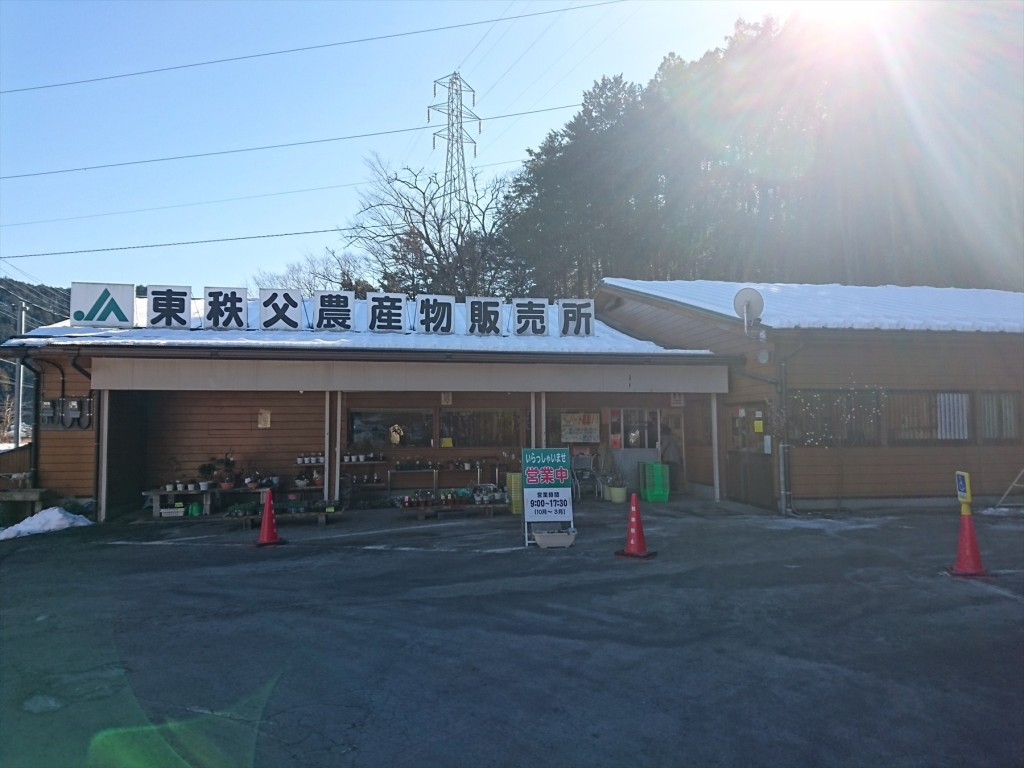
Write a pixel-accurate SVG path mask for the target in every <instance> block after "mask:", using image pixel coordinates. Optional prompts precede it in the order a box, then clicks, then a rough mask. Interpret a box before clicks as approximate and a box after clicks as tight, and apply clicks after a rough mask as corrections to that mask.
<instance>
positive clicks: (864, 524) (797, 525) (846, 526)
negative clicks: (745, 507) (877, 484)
mask: <svg viewBox="0 0 1024 768" xmlns="http://www.w3.org/2000/svg"><path fill="white" fill-rule="evenodd" d="M893 519H894V518H892V517H871V518H867V517H858V518H845V519H842V520H839V519H835V518H831V517H813V518H799V517H766V518H758V522H759V523H760V524H761V525H762V526H763V527H765V528H771V529H772V530H796V531H800V530H805V531H855V530H858V529H861V528H878V527H879V526H881V525H883V524H884V523H887V522H890V521H891V520H893Z"/></svg>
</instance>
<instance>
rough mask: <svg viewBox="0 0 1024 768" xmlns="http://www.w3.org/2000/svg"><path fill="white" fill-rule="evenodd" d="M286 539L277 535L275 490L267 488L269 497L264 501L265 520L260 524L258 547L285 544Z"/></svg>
mask: <svg viewBox="0 0 1024 768" xmlns="http://www.w3.org/2000/svg"><path fill="white" fill-rule="evenodd" d="M284 543H285V541H284V539H282V538H280V537H278V535H277V520H276V519H275V517H274V492H273V491H272V490H270V489H269V488H267V498H266V501H264V502H263V522H262V523H261V524H260V540H259V541H257V542H256V546H257V547H269V546H270V545H272V544H284Z"/></svg>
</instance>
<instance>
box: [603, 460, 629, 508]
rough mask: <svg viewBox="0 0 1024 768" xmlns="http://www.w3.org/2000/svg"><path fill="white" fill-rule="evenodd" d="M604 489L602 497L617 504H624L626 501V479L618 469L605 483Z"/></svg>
mask: <svg viewBox="0 0 1024 768" xmlns="http://www.w3.org/2000/svg"><path fill="white" fill-rule="evenodd" d="M603 485H604V489H603V491H602V493H601V495H602V496H603V497H604V498H605V499H607V500H608V501H611V502H613V503H615V504H623V503H625V501H626V478H625V477H623V475H622V472H620V471H619V468H618V467H616V468H615V469H614V470H613V471H612V473H611V474H610V475H608V477H606V478H605V481H604V483H603Z"/></svg>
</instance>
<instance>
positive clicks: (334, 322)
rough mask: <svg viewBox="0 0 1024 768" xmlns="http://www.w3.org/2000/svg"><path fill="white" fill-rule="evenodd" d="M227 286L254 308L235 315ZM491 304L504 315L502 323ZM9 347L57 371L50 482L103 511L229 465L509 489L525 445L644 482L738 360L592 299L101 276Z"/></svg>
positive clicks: (367, 482) (37, 470)
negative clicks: (618, 323) (608, 317)
mask: <svg viewBox="0 0 1024 768" xmlns="http://www.w3.org/2000/svg"><path fill="white" fill-rule="evenodd" d="M264 293H266V294H267V295H264ZM228 294H231V295H236V294H237V295H236V298H237V299H238V301H237V302H235V303H234V304H233V305H227V304H223V305H217V302H220V301H222V300H223V299H224V297H225V296H226V295H228ZM286 297H287V301H285V300H284V299H285V298H286ZM385 301H388V302H392V304H391V306H392V308H394V307H397V308H398V309H397V310H395V313H394V314H393V319H394V321H395V323H396V325H395V326H394V327H391V328H387V327H386V325H385V324H384V321H383V320H382V319H381V320H380V322H379V323H378V319H379V318H383V317H384V315H383V314H381V315H380V316H379V318H378V315H377V314H375V313H376V312H377V310H378V309H379V308H380V307H383V306H385V304H384V302H385ZM371 302H373V303H372V304H371ZM378 302H379V303H378ZM481 302H482V304H481ZM517 302H518V303H517ZM467 304H471V305H472V310H467ZM215 305H216V306H221V308H225V307H229V308H230V307H234V308H235V310H237V312H236V314H235V315H234V317H233V318H232V316H231V315H230V314H227V313H221V314H218V312H216V311H214V309H212V307H215ZM481 306H483V307H484V308H485V309H487V310H493V312H494V313H495V315H494V319H495V323H496V325H495V324H492V327H490V329H489V330H488V329H487V328H484V327H483V325H481V324H480V323H479V322H478V320H479V317H478V310H479V309H480V308H481ZM524 308H525V309H524ZM521 309H522V310H523V312H528V311H531V312H533V315H532V320H531V323H533V324H531V323H527V322H526V321H525V318H526V315H525V314H524V315H523V316H522V317H520V316H519V315H518V314H512V313H519V312H520V310H521ZM342 310H344V311H342ZM429 313H433V314H429ZM445 313H448V314H447V315H446V314H445ZM428 314H429V317H428ZM445 317H447V318H448V325H446V326H444V327H441V325H430V324H428V322H427V320H428V319H431V322H433V320H434V319H437V320H438V323H441V321H442V320H443V319H444V318H445ZM228 321H232V322H235V321H237V324H235V325H232V324H231V323H229V322H228ZM520 321H522V322H520ZM375 323H378V324H377V325H375ZM275 326H276V327H275ZM481 329H483V330H481ZM0 354H2V355H3V356H4V357H7V358H8V359H13V360H17V361H20V362H21V363H22V364H23V365H24V366H25V368H26V369H28V370H30V371H31V372H32V373H34V374H35V375H36V376H37V378H38V386H37V388H36V391H37V402H36V408H35V412H36V423H35V425H34V426H35V429H34V433H35V440H34V443H33V450H34V452H35V455H34V457H33V462H32V467H33V475H34V486H36V487H39V488H46V489H50V490H52V491H53V492H55V493H57V494H59V495H67V496H75V497H90V498H94V499H95V500H96V503H97V509H98V516H99V518H100V519H104V518H105V516H106V515H107V513H108V511H110V510H113V509H115V508H121V507H126V506H135V507H137V506H140V505H141V503H142V496H141V494H143V492H145V491H147V490H149V489H154V488H159V487H162V486H163V485H164V484H166V483H170V482H173V481H174V480H181V481H183V482H185V481H191V480H199V479H200V477H199V476H200V474H201V471H202V472H205V471H207V470H208V467H207V466H206V465H208V464H211V463H214V464H217V461H218V460H223V459H224V458H225V457H230V458H231V459H233V460H234V463H235V467H236V468H237V471H238V473H239V474H253V475H255V473H257V472H259V473H261V474H262V475H263V476H275V477H279V478H281V483H282V485H283V486H291V484H292V483H293V481H294V479H295V478H296V477H297V476H298V475H299V474H300V473H312V474H313V475H316V477H315V480H317V481H321V482H323V489H322V494H323V497H324V498H325V499H326V498H337V494H338V492H339V482H340V477H341V475H342V473H345V474H346V475H349V476H352V477H355V478H356V480H357V482H358V484H359V488H360V490H361V491H362V492H365V493H367V494H375V495H376V496H378V497H385V496H388V495H389V494H395V493H398V494H401V493H410V492H412V491H414V490H418V491H423V490H425V489H432V490H433V491H434V492H436V491H437V490H438V489H439V487H440V488H443V487H449V486H466V485H472V484H474V483H476V482H482V481H489V482H497V483H498V484H501V483H502V482H503V480H504V473H506V472H508V471H515V470H516V469H517V462H518V459H519V455H520V451H521V449H522V448H524V447H555V446H561V445H566V444H567V443H573V444H579V445H582V447H584V448H588V449H591V450H593V451H594V452H596V453H599V454H600V455H602V456H603V460H604V467H603V468H604V470H605V471H610V470H611V469H614V468H618V469H620V470H622V471H623V472H624V473H625V474H627V475H628V474H630V473H631V472H635V468H636V465H637V462H638V461H640V460H648V461H650V460H654V461H657V460H658V457H659V455H660V454H659V442H660V440H661V435H660V432H661V429H662V427H663V426H664V427H666V428H667V427H668V426H669V425H673V426H675V427H676V428H677V430H678V429H680V428H681V426H682V405H683V403H684V402H685V400H686V398H690V397H707V396H710V395H715V394H722V393H725V392H726V390H727V387H728V367H729V363H730V360H729V359H727V358H725V357H722V356H719V355H715V354H712V353H710V352H708V351H707V350H706V349H693V350H683V349H680V348H678V345H672V347H671V348H669V347H666V346H664V345H660V344H657V343H654V342H651V341H647V340H644V339H639V338H637V337H634V336H631V335H630V334H628V333H624V332H621V331H618V330H615V329H613V328H611V327H609V326H608V325H606V324H604V323H603V322H601V321H600V320H599V319H598V318H596V317H594V316H593V299H585V300H580V301H575V302H569V301H561V302H558V303H555V304H551V305H549V303H548V302H547V300H543V299H541V300H515V301H512V302H507V303H506V302H502V301H500V300H490V299H484V300H480V299H475V298H474V299H472V300H467V302H465V303H464V302H455V300H454V298H452V297H417V299H416V300H406V299H405V297H403V296H395V295H392V294H372V295H371V296H370V297H367V299H365V300H363V299H359V300H356V299H355V297H354V296H353V295H351V294H345V293H344V292H335V293H332V292H320V293H319V294H318V295H316V296H314V297H298V296H291V295H289V292H287V291H277V292H261V297H260V299H259V300H256V299H250V298H249V297H246V296H245V294H244V291H241V290H240V289H206V293H205V296H204V297H203V298H198V299H193V298H192V296H191V289H189V288H187V287H173V286H172V287H167V286H150V287H149V288H148V290H146V292H145V295H144V296H136V289H135V286H128V285H97V284H85V283H75V284H74V285H73V286H72V318H71V319H70V320H69V321H67V322H65V323H61V324H58V325H54V326H49V327H46V328H40V329H37V330H34V331H31V332H29V333H28V334H26V335H25V336H23V337H19V338H14V339H11V340H9V341H7V342H6V343H5V344H4V345H3V346H2V347H0ZM570 433H571V434H570ZM308 457H313V458H312V462H313V466H312V467H310V466H307V464H306V462H308V461H309V460H310V459H309V458H308ZM211 460H213V461H211ZM467 465H468V466H469V468H468V469H467V468H466V467H467ZM633 485H635V481H634V483H633Z"/></svg>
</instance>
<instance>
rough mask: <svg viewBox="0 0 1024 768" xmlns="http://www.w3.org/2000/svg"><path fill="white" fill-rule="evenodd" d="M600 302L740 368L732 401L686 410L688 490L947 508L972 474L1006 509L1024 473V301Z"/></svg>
mask: <svg viewBox="0 0 1024 768" xmlns="http://www.w3.org/2000/svg"><path fill="white" fill-rule="evenodd" d="M595 300H596V310H597V315H598V317H600V318H601V319H602V320H603V321H604V322H606V323H608V324H609V325H611V326H612V327H614V328H616V329H618V330H621V331H623V332H625V333H628V334H631V335H634V336H637V337H639V338H644V339H649V340H651V341H654V342H655V343H658V344H662V345H665V346H675V347H678V348H699V349H708V350H710V351H712V352H713V353H715V354H716V355H722V356H726V357H729V358H731V359H733V360H734V361H735V362H734V363H733V364H732V365H731V366H730V374H729V391H728V393H726V394H724V395H718V396H716V395H714V394H707V395H706V394H695V395H693V396H689V397H687V399H686V406H685V412H684V413H685V418H684V423H685V436H686V439H685V446H686V450H685V458H686V472H687V477H688V480H689V482H690V484H691V487H692V488H695V489H699V488H701V487H702V486H703V487H704V488H705V489H706V492H707V493H708V494H709V495H713V494H720V495H721V497H722V498H726V499H732V500H737V501H742V502H747V503H751V504H755V505H758V506H763V507H775V506H778V507H780V508H782V509H787V508H797V509H805V508H814V507H834V506H836V505H840V504H842V505H857V504H860V505H869V504H876V503H879V502H880V501H881V500H901V501H903V502H906V501H907V500H909V499H927V500H930V503H935V502H936V501H937V500H940V499H942V500H949V499H952V500H954V501H955V498H956V488H955V485H954V474H955V472H956V471H958V470H960V471H967V472H969V473H970V476H971V478H972V483H973V491H974V493H975V495H982V496H988V497H996V498H998V497H1000V496H1001V495H1002V494H1003V493H1004V492H1005V491H1006V490H1007V489H1008V488H1009V487H1010V486H1011V485H1012V484H1013V483H1014V481H1015V478H1017V477H1018V475H1019V473H1020V472H1021V470H1022V468H1024V442H1022V422H1021V399H1022V395H1024V294H1021V293H1014V292H1008V291H993V290H965V289H954V288H896V287H892V286H882V287H859V286H838V285H803V286H801V285H778V284H756V283H751V284H743V283H723V282H711V281H672V282H648V281H634V280H620V279H606V280H604V281H603V282H602V284H601V285H600V287H599V289H598V291H597V295H596V297H595ZM744 315H745V317H744ZM719 473H720V474H721V477H720V478H718V477H717V475H718V474H719Z"/></svg>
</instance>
